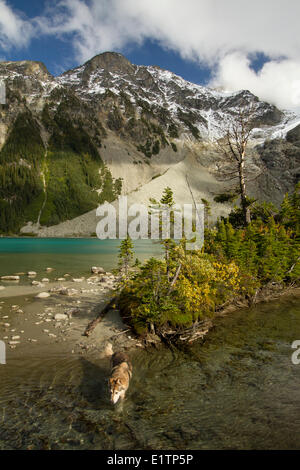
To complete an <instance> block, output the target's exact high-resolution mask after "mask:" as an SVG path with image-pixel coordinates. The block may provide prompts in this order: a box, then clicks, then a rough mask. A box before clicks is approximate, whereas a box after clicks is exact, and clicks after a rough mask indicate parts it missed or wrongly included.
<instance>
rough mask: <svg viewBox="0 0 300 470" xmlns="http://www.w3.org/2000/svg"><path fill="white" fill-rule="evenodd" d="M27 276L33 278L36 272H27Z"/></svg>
mask: <svg viewBox="0 0 300 470" xmlns="http://www.w3.org/2000/svg"><path fill="white" fill-rule="evenodd" d="M27 276H29V277H34V276H36V272H35V271H28V273H27Z"/></svg>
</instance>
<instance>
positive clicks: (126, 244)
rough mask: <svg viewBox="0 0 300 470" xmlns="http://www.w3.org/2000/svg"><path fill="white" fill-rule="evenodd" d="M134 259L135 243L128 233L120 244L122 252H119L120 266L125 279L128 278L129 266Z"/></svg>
mask: <svg viewBox="0 0 300 470" xmlns="http://www.w3.org/2000/svg"><path fill="white" fill-rule="evenodd" d="M132 260H133V244H132V240H131V238H130V237H129V235H127V238H125V240H123V241H122V243H121V246H120V253H119V268H120V271H121V273H122V274H123V276H124V280H125V281H126V280H127V279H128V273H129V268H130V265H131V263H132Z"/></svg>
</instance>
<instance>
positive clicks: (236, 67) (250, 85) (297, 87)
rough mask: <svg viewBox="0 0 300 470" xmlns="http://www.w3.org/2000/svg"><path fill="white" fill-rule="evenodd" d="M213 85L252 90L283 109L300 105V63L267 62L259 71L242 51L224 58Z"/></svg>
mask: <svg viewBox="0 0 300 470" xmlns="http://www.w3.org/2000/svg"><path fill="white" fill-rule="evenodd" d="M210 86H222V87H224V88H225V89H228V90H232V91H237V90H240V89H246V90H251V91H252V93H254V94H255V95H257V96H259V97H260V98H261V99H263V100H265V101H268V102H270V103H274V104H276V105H277V106H278V107H280V108H298V107H299V106H300V62H299V61H298V62H297V61H295V60H289V59H286V60H281V61H270V62H267V63H266V64H265V65H264V66H263V67H262V69H261V70H260V71H259V72H257V73H256V72H255V71H254V70H252V69H251V67H250V60H249V59H248V58H247V57H246V55H243V54H241V53H233V54H229V55H227V56H226V57H224V58H223V59H222V60H221V61H220V63H219V65H218V69H217V72H216V74H215V77H214V79H213V80H212V81H211V83H210Z"/></svg>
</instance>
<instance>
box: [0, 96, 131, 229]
mask: <svg viewBox="0 0 300 470" xmlns="http://www.w3.org/2000/svg"><path fill="white" fill-rule="evenodd" d="M70 99H71V98H70ZM65 106H66V105H65V102H64V105H62V104H61V109H60V112H59V111H57V112H55V114H54V115H53V116H51V110H50V107H49V106H45V108H44V110H43V113H42V119H41V122H42V125H43V126H44V128H45V129H46V130H47V132H48V133H49V134H50V137H49V142H48V145H47V149H46V148H45V146H44V143H43V141H42V138H41V127H40V125H39V123H38V121H37V120H36V119H35V118H34V117H33V116H32V114H31V113H30V112H29V111H27V112H24V113H21V114H19V116H18V117H17V118H16V120H15V122H14V124H13V126H12V129H11V131H10V133H9V136H8V138H7V141H6V143H5V145H4V146H3V148H2V150H1V152H0V233H4V234H8V233H18V232H19V230H20V228H21V227H22V226H24V225H25V224H26V222H28V221H32V222H34V223H36V222H37V221H38V218H39V215H40V211H41V209H43V210H42V213H41V217H40V223H41V224H42V225H54V224H58V223H59V222H61V221H64V220H68V219H71V218H74V217H77V216H78V215H81V214H83V213H85V212H87V211H89V210H92V209H95V208H96V207H97V206H98V204H100V203H102V202H104V201H108V202H111V201H113V200H114V199H115V198H116V197H117V196H118V195H119V194H120V192H121V188H122V180H121V179H118V180H114V179H113V178H112V176H111V173H110V171H109V169H108V168H107V167H106V166H105V165H104V164H103V162H102V160H101V157H100V155H99V153H98V150H97V147H96V145H95V143H94V142H93V140H92V139H91V137H90V136H89V135H88V134H87V132H86V131H85V130H84V127H83V123H81V122H80V121H78V123H77V124H73V123H72V122H73V121H72V122H71V119H70V118H69V117H68V114H67V113H66V112H62V109H65ZM43 178H44V180H45V187H44V181H43Z"/></svg>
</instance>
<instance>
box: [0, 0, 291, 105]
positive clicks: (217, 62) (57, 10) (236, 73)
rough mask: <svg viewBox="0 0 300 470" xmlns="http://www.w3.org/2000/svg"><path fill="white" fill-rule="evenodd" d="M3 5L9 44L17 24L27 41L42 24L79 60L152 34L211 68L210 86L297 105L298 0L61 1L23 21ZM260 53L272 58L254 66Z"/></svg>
mask: <svg viewBox="0 0 300 470" xmlns="http://www.w3.org/2000/svg"><path fill="white" fill-rule="evenodd" d="M1 8H2V9H4V11H6V15H9V11H10V13H11V15H12V16H11V21H10V22H9V24H10V27H9V28H7V26H6V29H5V27H4V26H2V23H1V20H0V25H1V30H2V29H3V30H2V31H1V34H0V41H1V40H2V42H3V44H5V38H7V42H8V44H9V43H11V44H14V45H19V44H20V41H19V39H18V38H19V36H20V35H21V34H22V33H21V31H25V34H24V36H25V38H27V40H29V39H28V38H29V37H30V35H31V36H34V35H35V34H36V32H37V31H39V34H40V35H41V34H43V35H55V36H57V37H61V38H63V39H64V40H69V41H71V42H72V44H73V47H74V54H75V55H76V59H77V60H78V62H82V61H85V60H87V59H89V58H90V57H91V56H93V55H95V54H98V53H100V52H103V51H106V50H120V51H123V50H124V49H125V48H126V47H128V46H130V45H132V44H142V43H143V41H144V40H146V39H152V40H154V41H157V42H158V43H159V44H160V45H161V47H163V48H165V49H169V50H173V51H175V52H177V53H178V54H180V55H181V57H183V58H184V59H188V60H193V61H196V62H198V63H199V65H201V64H205V65H208V66H209V67H211V69H212V70H213V76H214V78H213V81H212V84H214V85H215V84H216V85H218V86H224V87H226V88H227V89H230V90H238V89H241V88H245V87H246V88H249V89H250V90H251V91H253V92H254V93H256V94H258V95H259V97H260V98H262V99H268V100H269V101H271V102H272V103H274V104H277V105H278V106H281V107H297V106H300V92H299V91H298V88H300V86H299V79H300V36H299V34H298V29H299V26H298V22H299V21H298V19H299V17H300V3H299V1H298V0H264V1H263V2H261V1H260V0H253V1H252V2H245V1H240V0H226V2H225V1H224V0H186V1H185V2H182V0H163V1H161V0H151V1H150V0H59V1H57V2H51V3H50V4H49V6H48V9H47V10H46V11H45V12H44V14H43V15H41V16H40V17H38V18H33V19H31V20H27V21H25V20H24V19H22V18H21V17H20V16H19V15H18V14H17V13H13V12H12V11H11V10H9V8H8V5H7V4H6V3H5V2H4V1H3V0H0V12H1ZM13 31H18V33H17V34H16V35H14V34H13ZM19 31H20V32H19ZM257 53H263V54H264V55H265V56H266V57H267V58H268V60H269V62H267V63H266V64H265V65H264V66H263V68H262V69H261V70H260V71H259V72H258V73H255V72H254V71H253V70H252V68H251V60H250V59H251V58H252V59H253V58H255V56H256V54H257Z"/></svg>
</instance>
